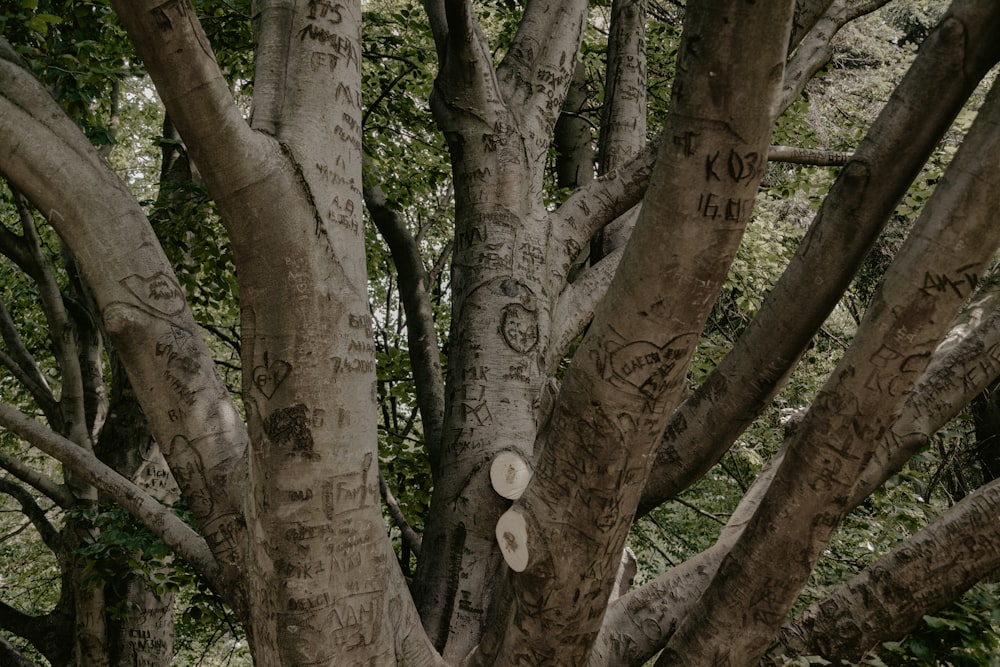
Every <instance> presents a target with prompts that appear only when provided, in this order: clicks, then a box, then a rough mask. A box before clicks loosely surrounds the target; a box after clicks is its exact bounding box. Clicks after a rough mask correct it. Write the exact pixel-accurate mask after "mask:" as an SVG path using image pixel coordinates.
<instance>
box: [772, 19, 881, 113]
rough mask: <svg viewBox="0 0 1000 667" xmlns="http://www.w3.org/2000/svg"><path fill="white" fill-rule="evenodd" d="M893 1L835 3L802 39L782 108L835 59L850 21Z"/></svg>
mask: <svg viewBox="0 0 1000 667" xmlns="http://www.w3.org/2000/svg"><path fill="white" fill-rule="evenodd" d="M889 1H890V0H873V1H872V2H867V3H863V4H860V5H855V6H853V7H849V6H848V2H847V0H834V1H833V3H831V4H830V7H829V9H828V10H827V12H826V13H825V14H824V15H823V17H822V18H821V19H820V20H819V21H817V22H816V23H815V24H814V25H813V26H812V28H811V29H810V30H809V32H808V33H807V34H805V35H804V36H803V38H802V43H801V44H799V45H798V48H797V49H796V50H795V54H794V55H793V56H792V57H791V59H790V60H789V61H788V65H787V66H786V68H785V83H784V85H783V86H782V97H781V102H780V103H781V105H782V107H781V108H783V109H787V108H788V107H789V106H791V105H792V103H793V102H794V101H795V100H796V98H798V96H799V95H801V94H802V91H803V90H805V87H806V84H807V83H809V80H810V79H811V78H812V77H813V75H815V74H816V72H818V71H819V70H820V69H821V68H822V67H823V66H824V65H826V64H827V63H828V62H830V58H831V57H832V56H833V46H832V42H833V38H834V37H835V36H836V34H837V33H838V32H839V31H840V29H841V28H843V27H844V26H845V25H847V24H848V23H850V22H851V21H853V20H855V19H857V18H860V17H861V16H864V15H865V14H869V13H871V12H873V11H875V10H876V9H878V8H880V7H882V6H883V5H886V4H888V2H889Z"/></svg>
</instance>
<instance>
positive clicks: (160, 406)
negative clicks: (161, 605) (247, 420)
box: [0, 4, 257, 573]
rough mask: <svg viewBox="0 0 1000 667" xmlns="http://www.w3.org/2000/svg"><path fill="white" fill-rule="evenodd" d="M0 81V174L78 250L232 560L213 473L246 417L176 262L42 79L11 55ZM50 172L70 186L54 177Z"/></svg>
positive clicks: (191, 488)
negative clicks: (187, 297)
mask: <svg viewBox="0 0 1000 667" xmlns="http://www.w3.org/2000/svg"><path fill="white" fill-rule="evenodd" d="M170 6H171V7H174V9H176V8H178V7H181V6H182V5H180V4H176V5H174V4H172V5H170ZM0 50H2V45H0ZM0 91H2V93H3V94H2V95H0V172H2V173H3V174H4V175H5V176H6V177H7V178H8V180H10V181H11V182H12V184H13V185H14V187H16V188H17V189H18V190H19V191H21V192H22V193H24V194H25V196H27V197H28V198H29V200H31V202H32V203H33V204H34V205H35V207H36V208H37V209H38V210H40V211H43V212H45V215H46V217H47V218H48V219H49V221H50V223H51V224H52V226H53V227H54V228H55V230H56V231H57V232H58V234H59V235H60V237H61V238H62V239H63V241H64V242H65V243H66V244H67V246H68V247H69V248H71V249H72V252H73V255H74V258H75V260H76V263H77V265H78V266H79V268H80V271H81V274H82V276H83V278H84V279H85V280H86V283H87V284H88V285H89V286H90V287H91V288H92V289H93V294H94V296H95V299H96V301H97V307H98V308H99V309H100V312H101V315H102V317H103V319H104V324H105V327H106V331H107V332H108V334H109V335H110V336H111V338H112V340H113V341H114V344H115V348H116V350H117V352H118V353H119V355H120V356H121V358H122V359H123V363H124V364H125V366H126V367H127V368H128V371H129V374H130V376H131V378H132V380H133V383H134V386H135V387H136V392H137V395H138V396H139V399H140V401H141V402H142V405H143V407H144V408H145V415H146V417H147V419H148V421H149V424H150V429H151V431H152V433H153V434H154V435H155V437H156V438H157V439H158V441H159V442H161V443H162V442H166V443H168V444H171V445H175V446H173V447H172V448H171V452H172V454H168V456H167V460H168V462H169V463H170V465H171V467H172V468H173V469H174V470H177V469H185V470H188V471H190V474H189V475H187V476H186V479H185V480H184V482H183V483H182V484H181V487H182V492H183V493H184V495H185V496H186V497H188V498H189V499H190V498H192V497H195V496H208V497H210V498H211V499H212V502H211V503H210V504H207V505H205V504H203V505H201V506H200V507H201V508H203V509H205V510H206V511H210V514H209V515H205V514H204V513H202V514H199V509H198V508H196V515H197V516H198V520H199V521H202V522H219V521H224V520H225V521H227V522H229V524H230V525H229V528H230V529H231V530H229V531H228V532H226V533H225V536H226V539H222V540H220V541H219V542H218V543H217V544H213V548H214V549H215V550H216V552H217V553H219V554H223V552H225V553H224V556H220V560H222V561H225V562H224V565H225V566H226V567H229V568H233V567H234V565H235V560H236V558H235V554H236V553H237V551H238V545H240V544H241V543H242V540H241V533H242V530H243V528H242V525H243V524H242V523H240V522H239V521H238V520H237V517H238V516H239V514H238V509H237V505H236V504H235V502H234V500H233V499H232V498H230V497H229V495H228V493H229V489H228V488H227V486H226V485H225V484H218V483H216V482H215V480H216V479H226V478H227V477H228V475H229V473H230V472H231V470H232V468H233V466H234V465H235V464H236V463H237V462H238V461H240V460H241V457H242V454H243V452H244V450H245V447H246V443H247V432H246V426H245V424H244V423H243V421H242V417H241V416H240V414H239V411H238V410H237V409H236V406H235V404H234V403H233V401H232V398H231V397H230V396H229V393H228V390H227V389H226V387H225V385H224V383H223V381H222V379H221V378H220V377H219V374H218V373H217V372H216V370H215V365H214V363H213V361H212V358H211V355H210V354H209V352H208V349H207V348H206V347H205V343H204V341H203V340H202V339H201V337H200V336H199V334H198V326H197V324H196V323H195V321H194V318H193V316H192V315H191V311H190V309H189V308H188V306H187V304H186V302H185V301H184V298H183V292H182V291H181V288H180V286H179V285H178V283H177V280H176V278H175V277H174V274H173V269H172V267H171V265H170V262H169V261H168V260H167V258H166V256H165V255H164V254H163V250H162V247H161V246H160V244H159V242H158V241H157V238H156V235H155V233H154V232H153V230H152V228H151V227H150V225H149V221H148V220H147V219H146V217H145V214H144V213H143V211H142V209H141V208H140V207H139V205H138V203H137V202H136V201H135V197H134V196H133V195H132V193H131V192H130V191H129V190H128V188H127V187H126V186H125V184H124V183H122V181H121V180H120V179H119V178H118V177H117V176H115V174H114V173H113V172H111V170H110V169H109V168H108V166H107V165H106V164H105V162H104V161H103V160H101V159H100V157H99V156H98V155H97V153H96V151H95V150H94V148H93V146H91V145H90V143H89V142H88V141H87V139H86V137H84V136H83V135H82V134H81V133H80V130H79V128H78V127H77V126H76V124H75V123H74V122H73V121H72V120H70V119H69V118H68V117H67V116H66V115H65V114H64V113H63V112H62V110H61V109H60V108H59V107H58V105H57V104H56V103H55V101H54V100H53V99H52V97H51V96H49V95H48V94H47V93H46V92H45V91H44V89H43V88H42V87H41V85H40V84H39V83H38V81H37V80H36V79H35V78H34V77H33V76H31V75H30V73H28V72H27V71H26V70H24V69H23V68H21V67H18V66H17V65H15V64H14V62H13V61H12V60H10V59H8V58H2V59H0ZM227 94H228V93H227ZM12 158H13V159H12ZM28 164H30V165H31V166H32V168H31V169H27V168H25V167H24V165H28ZM253 167H254V168H257V165H253ZM53 180H55V181H58V182H59V183H60V184H61V187H59V188H53V187H51V183H52V182H53ZM95 222H97V223H99V224H93V223H95ZM164 449H165V450H166V447H164ZM195 459H197V463H195V461H194V460H195ZM203 525H205V524H204V523H203ZM213 525H215V524H214V523H213ZM227 571H228V572H229V573H234V572H235V570H234V569H229V570H227Z"/></svg>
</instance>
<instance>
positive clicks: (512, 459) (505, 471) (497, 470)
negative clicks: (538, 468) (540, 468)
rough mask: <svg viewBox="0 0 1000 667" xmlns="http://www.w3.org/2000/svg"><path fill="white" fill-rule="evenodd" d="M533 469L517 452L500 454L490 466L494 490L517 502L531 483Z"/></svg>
mask: <svg viewBox="0 0 1000 667" xmlns="http://www.w3.org/2000/svg"><path fill="white" fill-rule="evenodd" d="M531 475H532V473H531V467H530V466H528V463H527V462H526V461H525V460H524V459H523V458H521V456H520V455H519V454H518V453H517V452H513V451H510V450H508V451H505V452H500V453H499V454H498V455H497V457H496V458H495V459H493V465H492V466H490V481H491V482H492V483H493V490H494V491H496V492H497V493H499V494H500V495H501V496H503V497H504V498H507V499H508V500H517V499H518V498H520V497H521V494H523V493H524V489H525V488H527V486H528V482H529V481H531Z"/></svg>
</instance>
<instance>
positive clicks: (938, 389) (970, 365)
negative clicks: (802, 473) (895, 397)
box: [851, 276, 1000, 507]
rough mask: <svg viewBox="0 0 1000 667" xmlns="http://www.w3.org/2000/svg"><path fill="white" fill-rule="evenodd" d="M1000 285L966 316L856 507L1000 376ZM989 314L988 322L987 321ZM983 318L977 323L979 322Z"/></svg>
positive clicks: (994, 283) (879, 452)
mask: <svg viewBox="0 0 1000 667" xmlns="http://www.w3.org/2000/svg"><path fill="white" fill-rule="evenodd" d="M998 303H1000V279H998V277H997V276H993V278H992V280H991V281H990V282H989V283H987V285H986V286H985V288H984V289H982V290H980V292H979V293H978V294H977V296H976V298H975V299H974V300H973V301H972V302H971V303H970V304H969V305H968V306H967V307H966V308H965V309H964V310H963V311H962V315H961V316H960V317H959V319H958V320H957V321H956V323H955V324H954V325H953V326H952V328H951V332H950V333H949V335H948V337H947V338H945V341H944V342H943V343H942V344H941V345H940V346H938V349H937V350H936V351H935V353H934V356H933V357H932V358H931V361H930V363H928V364H927V369H926V370H925V371H924V373H923V375H922V376H921V378H920V381H919V382H917V384H916V386H915V387H914V389H913V392H912V393H911V394H910V395H909V396H908V397H907V399H906V404H905V405H904V406H903V410H902V412H901V413H900V415H899V418H898V419H896V421H895V423H894V424H893V425H892V427H891V428H890V429H889V431H888V432H887V433H886V436H885V437H884V438H883V439H882V440H881V442H880V443H879V445H878V447H877V449H876V450H875V453H874V455H873V456H872V459H871V462H869V464H868V467H867V468H866V469H865V471H864V472H863V473H862V474H861V478H860V480H859V481H858V484H857V486H856V487H855V488H854V492H853V494H852V495H851V505H852V506H853V507H856V506H857V505H859V504H861V502H862V501H863V500H864V499H865V498H867V497H868V496H869V495H870V494H871V493H872V492H873V491H874V490H875V489H877V488H878V487H879V486H881V485H882V484H883V483H884V482H885V481H886V480H887V479H888V478H889V477H891V476H892V475H894V474H895V473H896V472H898V471H899V470H900V469H902V467H903V465H904V464H905V463H906V462H907V461H908V460H909V459H910V458H911V457H912V456H913V455H914V454H916V453H917V452H918V451H919V450H920V449H921V448H922V447H923V446H924V445H926V444H927V442H928V441H929V440H930V438H931V436H932V435H934V434H935V433H937V432H938V430H940V429H941V428H942V427H943V426H944V425H945V424H946V423H948V421H950V420H951V419H952V418H954V417H955V416H956V415H957V414H958V413H959V412H960V411H961V410H962V409H963V408H964V407H965V406H966V405H968V404H969V403H970V402H971V401H972V399H973V398H975V397H976V396H977V395H979V394H980V393H981V392H982V391H984V390H985V389H986V387H988V386H989V385H990V384H991V383H992V382H993V381H994V380H995V379H996V377H997V375H998V374H1000V305H998ZM983 313H987V316H986V317H985V318H983ZM980 318H982V321H981V322H979V323H977V322H976V320H978V319H980Z"/></svg>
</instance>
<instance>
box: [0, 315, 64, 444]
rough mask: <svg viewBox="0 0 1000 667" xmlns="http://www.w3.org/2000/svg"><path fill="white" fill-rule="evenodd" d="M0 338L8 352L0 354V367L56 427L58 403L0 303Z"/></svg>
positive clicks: (11, 319) (57, 422)
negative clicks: (6, 370) (15, 380)
mask: <svg viewBox="0 0 1000 667" xmlns="http://www.w3.org/2000/svg"><path fill="white" fill-rule="evenodd" d="M0 338H2V339H3V341H4V343H5V344H6V345H7V349H8V350H10V354H7V353H5V352H0V364H3V365H4V366H6V367H7V369H8V370H10V372H11V374H12V375H13V376H14V377H15V379H17V381H18V382H20V383H21V385H22V386H24V388H25V389H27V390H28V393H30V394H31V397H32V398H33V399H35V402H36V403H38V407H39V408H41V410H42V412H43V413H44V414H45V416H46V418H47V419H49V423H51V424H53V425H57V424H59V423H60V421H61V418H62V416H61V415H60V414H59V401H57V400H56V397H55V395H54V394H53V393H52V389H50V388H49V383H48V382H47V381H46V380H45V376H44V375H42V371H41V369H40V368H39V367H38V364H36V363H35V358H34V356H32V354H31V352H30V351H29V350H28V348H27V346H25V344H24V341H22V340H21V336H20V334H18V332H17V328H16V326H15V324H14V320H13V318H11V316H10V312H9V311H8V310H7V307H6V305H4V303H3V301H2V300H0Z"/></svg>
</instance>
